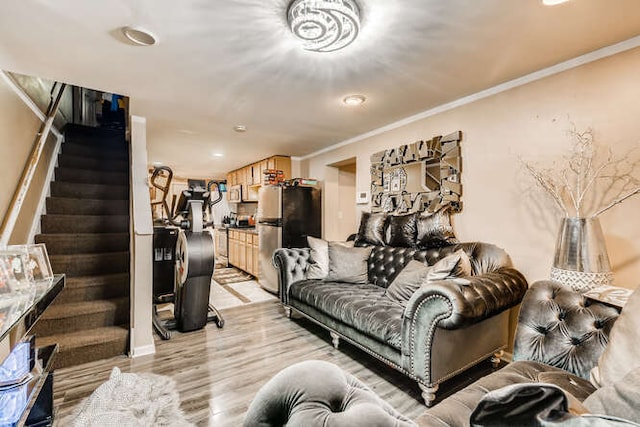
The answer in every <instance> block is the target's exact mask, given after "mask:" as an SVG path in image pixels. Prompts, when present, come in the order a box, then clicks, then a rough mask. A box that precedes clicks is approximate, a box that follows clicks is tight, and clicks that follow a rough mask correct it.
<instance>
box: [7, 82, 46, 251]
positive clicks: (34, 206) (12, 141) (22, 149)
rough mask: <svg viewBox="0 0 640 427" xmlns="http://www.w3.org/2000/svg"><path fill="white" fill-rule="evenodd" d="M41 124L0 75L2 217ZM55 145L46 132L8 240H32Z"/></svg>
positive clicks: (12, 242)
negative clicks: (38, 158)
mask: <svg viewBox="0 0 640 427" xmlns="http://www.w3.org/2000/svg"><path fill="white" fill-rule="evenodd" d="M40 125H41V121H40V119H39V118H38V117H37V116H36V115H35V114H34V113H33V111H31V109H30V108H29V107H28V106H27V105H26V104H25V103H24V102H23V101H22V100H21V99H20V98H19V97H18V95H16V94H15V92H14V91H13V89H11V88H10V87H9V86H8V85H7V83H6V82H5V81H4V80H2V79H0V170H2V180H0V212H1V213H2V218H3V219H4V217H5V216H6V215H7V213H8V209H9V205H10V203H11V198H12V196H13V193H14V192H15V190H16V187H17V186H18V183H19V181H20V177H21V175H22V171H23V169H24V167H25V165H26V163H27V160H28V158H29V155H30V153H31V149H32V147H33V145H34V144H35V139H36V133H37V132H38V130H39V128H40ZM56 146H57V137H56V136H54V135H53V133H49V137H48V138H47V141H46V143H45V145H44V147H43V149H42V153H41V155H40V160H39V162H38V164H37V166H36V169H35V171H34V175H33V177H32V179H31V183H30V185H29V189H28V191H27V193H26V195H25V198H24V200H23V203H22V208H21V209H20V212H19V213H18V218H17V220H16V223H15V226H14V228H13V232H12V233H11V235H10V238H9V242H8V243H10V244H24V243H31V242H30V238H31V237H32V236H30V232H31V228H32V225H33V224H34V222H37V221H39V220H40V218H39V213H38V207H39V206H38V205H39V203H40V199H41V195H42V192H43V191H46V190H47V189H48V185H49V184H48V182H46V180H47V173H48V171H49V164H50V162H51V160H52V156H55V155H57V153H56V152H55V148H56ZM45 187H47V188H45Z"/></svg>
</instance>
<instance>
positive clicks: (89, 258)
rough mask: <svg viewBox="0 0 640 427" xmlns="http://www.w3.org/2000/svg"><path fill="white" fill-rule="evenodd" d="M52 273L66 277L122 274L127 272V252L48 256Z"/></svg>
mask: <svg viewBox="0 0 640 427" xmlns="http://www.w3.org/2000/svg"><path fill="white" fill-rule="evenodd" d="M49 261H50V262H51V268H52V269H53V272H54V273H65V274H66V275H67V276H68V277H74V276H76V277H77V276H92V275H103V274H114V273H124V272H127V271H129V252H107V253H98V254H73V255H51V256H49Z"/></svg>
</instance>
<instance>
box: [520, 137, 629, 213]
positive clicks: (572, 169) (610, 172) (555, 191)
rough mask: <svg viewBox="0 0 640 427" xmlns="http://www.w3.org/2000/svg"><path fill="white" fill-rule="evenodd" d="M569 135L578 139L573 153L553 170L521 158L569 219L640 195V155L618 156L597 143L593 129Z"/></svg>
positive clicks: (607, 208) (595, 211)
mask: <svg viewBox="0 0 640 427" xmlns="http://www.w3.org/2000/svg"><path fill="white" fill-rule="evenodd" d="M569 134H570V135H571V137H572V138H574V140H575V141H574V144H573V147H572V149H571V151H570V152H569V153H568V154H567V155H565V156H563V157H561V158H560V159H559V161H557V162H553V164H552V166H551V167H541V166H539V165H537V164H535V163H533V162H528V161H524V160H522V159H520V162H521V163H522V164H523V165H524V167H525V168H526V169H527V171H529V173H530V174H531V176H532V177H533V179H534V180H535V182H536V184H538V186H539V187H541V188H542V189H543V190H544V191H545V192H546V193H547V194H548V195H549V196H550V197H551V199H552V200H553V201H554V203H555V205H556V207H557V208H558V209H559V210H560V211H561V212H562V214H563V215H564V216H565V217H578V218H588V217H596V216H598V215H600V214H602V213H604V212H606V211H607V210H609V209H611V208H612V207H614V206H616V205H618V204H620V203H622V202H623V201H625V200H627V199H628V198H630V197H633V196H635V195H637V194H640V177H639V176H640V155H638V154H640V153H637V152H636V153H634V151H636V150H631V151H629V152H627V153H625V154H624V155H622V156H619V157H617V156H614V154H613V152H612V151H611V149H610V148H604V147H599V146H598V145H597V144H596V142H595V141H594V137H593V131H592V130H591V129H587V130H585V131H582V132H579V131H577V130H576V129H575V128H573V129H571V130H570V131H569ZM633 154H636V158H635V159H634V157H633Z"/></svg>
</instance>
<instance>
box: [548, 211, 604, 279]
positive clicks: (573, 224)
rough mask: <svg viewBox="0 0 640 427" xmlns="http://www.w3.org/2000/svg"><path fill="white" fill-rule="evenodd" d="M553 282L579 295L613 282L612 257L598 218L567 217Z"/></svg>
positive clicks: (557, 249) (557, 248)
mask: <svg viewBox="0 0 640 427" xmlns="http://www.w3.org/2000/svg"><path fill="white" fill-rule="evenodd" d="M551 280H555V281H557V282H560V283H562V284H565V285H568V286H570V287H571V288H572V289H573V290H575V291H578V292H585V291H588V290H589V289H593V288H595V287H598V286H601V285H611V284H612V283H613V273H611V266H610V264H609V255H608V254H607V248H606V246H605V243H604V236H603V235H602V228H601V227H600V221H599V220H598V218H563V220H562V223H561V224H560V232H559V233H558V240H557V242H556V254H555V258H554V260H553V267H552V268H551Z"/></svg>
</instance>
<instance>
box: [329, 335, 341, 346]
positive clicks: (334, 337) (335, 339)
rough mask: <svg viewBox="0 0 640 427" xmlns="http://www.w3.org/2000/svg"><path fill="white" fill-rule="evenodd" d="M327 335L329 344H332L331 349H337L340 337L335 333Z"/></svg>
mask: <svg viewBox="0 0 640 427" xmlns="http://www.w3.org/2000/svg"><path fill="white" fill-rule="evenodd" d="M329 335H331V343H332V344H333V348H338V346H339V345H340V335H338V334H336V333H335V332H329Z"/></svg>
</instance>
